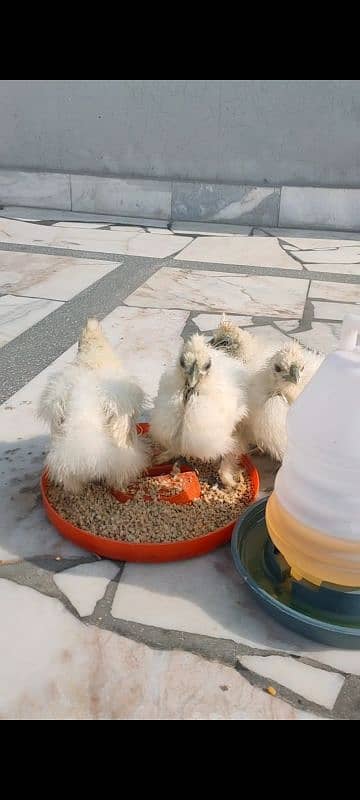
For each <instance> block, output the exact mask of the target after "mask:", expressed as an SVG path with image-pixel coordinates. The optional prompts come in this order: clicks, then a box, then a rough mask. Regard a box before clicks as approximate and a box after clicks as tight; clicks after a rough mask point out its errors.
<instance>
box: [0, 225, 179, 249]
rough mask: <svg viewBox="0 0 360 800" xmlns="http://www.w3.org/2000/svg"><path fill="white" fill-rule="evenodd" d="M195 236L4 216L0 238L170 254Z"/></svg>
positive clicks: (15, 242)
mask: <svg viewBox="0 0 360 800" xmlns="http://www.w3.org/2000/svg"><path fill="white" fill-rule="evenodd" d="M191 241H192V239H191V238H190V237H186V236H178V237H177V236H176V235H174V234H169V235H168V236H164V235H160V234H159V235H158V236H157V235H156V234H153V235H150V234H148V233H144V232H141V233H139V232H138V231H137V230H136V228H135V230H134V228H128V230H125V231H123V230H122V228H121V226H120V227H119V228H116V230H112V231H108V230H106V231H104V230H96V229H95V230H94V229H93V228H87V229H83V228H71V229H67V228H58V227H55V226H54V225H52V226H49V225H35V224H33V223H31V222H22V221H18V220H9V219H4V218H2V219H1V218H0V242H6V243H13V244H29V245H38V246H42V247H59V248H61V249H69V250H83V251H85V252H93V253H116V254H117V253H119V254H120V255H122V254H124V255H132V256H148V257H150V258H167V257H168V256H170V255H173V254H175V253H177V252H178V251H179V250H181V249H182V248H184V247H186V245H187V244H190V242H191Z"/></svg>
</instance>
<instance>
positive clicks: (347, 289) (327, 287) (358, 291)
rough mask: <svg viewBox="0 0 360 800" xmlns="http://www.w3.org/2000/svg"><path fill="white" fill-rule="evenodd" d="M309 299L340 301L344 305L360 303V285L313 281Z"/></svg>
mask: <svg viewBox="0 0 360 800" xmlns="http://www.w3.org/2000/svg"><path fill="white" fill-rule="evenodd" d="M309 297H310V298H316V299H317V300H338V301H340V302H343V303H360V284H358V283H334V282H333V281H331V282H328V283H327V282H326V281H311V284H310V290H309Z"/></svg>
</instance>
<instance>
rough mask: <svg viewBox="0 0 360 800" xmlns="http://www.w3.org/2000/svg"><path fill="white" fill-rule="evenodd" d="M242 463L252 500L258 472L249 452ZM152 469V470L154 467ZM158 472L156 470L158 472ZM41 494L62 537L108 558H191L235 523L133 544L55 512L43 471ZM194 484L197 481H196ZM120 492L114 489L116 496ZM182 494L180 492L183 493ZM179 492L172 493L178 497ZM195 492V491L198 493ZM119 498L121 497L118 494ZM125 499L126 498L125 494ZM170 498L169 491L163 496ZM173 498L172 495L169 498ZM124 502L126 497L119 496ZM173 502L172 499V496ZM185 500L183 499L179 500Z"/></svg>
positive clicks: (223, 538)
mask: <svg viewBox="0 0 360 800" xmlns="http://www.w3.org/2000/svg"><path fill="white" fill-rule="evenodd" d="M138 431H139V433H140V434H142V435H144V434H146V433H148V431H149V425H148V424H145V423H141V424H140V425H138ZM241 464H242V466H243V467H244V468H245V470H246V472H247V474H248V478H249V480H250V484H251V502H252V501H253V500H255V498H256V495H257V494H258V491H259V474H258V471H257V469H256V468H255V467H254V465H253V463H252V462H251V460H250V458H248V456H243V458H242V461H241ZM171 469H172V465H171V464H162V465H161V466H160V467H158V468H157V467H155V468H153V469H152V470H149V473H150V472H151V473H152V474H154V471H156V470H160V474H162V475H163V474H169V473H170V472H171ZM153 470H154V471H153ZM158 474H159V472H158ZM186 474H188V475H189V476H194V478H196V480H197V476H196V475H195V473H193V472H186V469H185V468H184V472H183V475H186ZM40 485H41V494H42V500H43V504H44V508H45V511H46V514H47V517H48V519H49V521H50V522H51V524H52V525H54V527H55V528H57V530H58V531H59V533H61V535H62V536H64V537H65V539H70V540H71V541H72V542H73V543H74V544H76V545H77V546H78V547H81V548H82V549H84V550H90V552H91V553H96V554H97V555H99V556H103V557H104V558H110V559H112V560H115V561H138V562H153V563H159V562H164V561H180V560H181V559H185V558H194V557H195V556H201V555H204V554H205V553H208V552H210V550H215V548H216V547H219V546H220V545H222V544H225V543H226V542H228V541H229V540H230V538H231V534H232V531H233V528H234V525H235V522H236V520H233V521H232V522H230V523H229V524H228V525H225V527H223V528H218V529H217V530H215V531H210V532H209V533H206V534H204V535H203V536H197V537H195V538H194V539H190V540H184V541H177V542H169V543H159V544H154V543H152V542H150V543H148V544H147V543H144V544H132V543H129V542H121V541H120V542H119V541H114V540H113V539H106V538H105V537H104V536H97V535H96V534H94V533H90V532H89V531H83V530H81V528H77V527H76V526H75V525H73V524H72V523H71V522H69V521H68V520H65V519H64V518H63V517H61V516H60V514H58V512H57V511H56V510H55V508H54V507H53V506H52V505H51V503H50V502H49V500H48V497H47V485H48V477H47V474H46V472H44V473H43V475H42V477H41V484H40ZM195 485H196V484H195ZM118 494H119V493H115V496H117V495H118ZM182 494H183V493H182ZM178 496H179V495H175V497H178ZM197 496H198V495H197ZM120 499H121V498H120ZM126 499H128V498H126ZM166 499H167V500H169V499H170V498H169V495H168V496H167V498H166ZM171 499H172V500H173V497H172V498H171ZM122 502H125V500H122ZM173 502H174V500H173ZM182 502H184V500H183V501H182ZM185 502H189V500H185Z"/></svg>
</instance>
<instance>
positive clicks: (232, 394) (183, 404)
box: [151, 334, 247, 487]
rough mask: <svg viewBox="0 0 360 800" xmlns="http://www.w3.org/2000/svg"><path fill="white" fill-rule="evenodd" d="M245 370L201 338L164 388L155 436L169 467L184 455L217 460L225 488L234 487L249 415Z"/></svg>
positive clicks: (184, 350)
mask: <svg viewBox="0 0 360 800" xmlns="http://www.w3.org/2000/svg"><path fill="white" fill-rule="evenodd" d="M246 383H247V378H246V372H245V370H244V368H243V366H242V365H241V364H239V363H237V362H235V361H233V360H232V359H230V358H228V357H227V356H226V355H224V354H223V353H221V352H217V351H216V350H212V348H211V347H210V346H209V345H208V344H207V343H206V340H205V338H204V337H203V336H200V335H199V334H195V335H194V336H192V337H191V338H190V339H189V340H188V341H187V342H185V344H184V345H183V347H182V350H181V353H180V357H179V359H178V361H177V363H176V365H175V367H173V368H171V369H169V370H167V371H166V372H165V373H164V374H163V376H162V378H161V380H160V385H159V390H158V394H157V397H156V399H155V406H154V410H153V414H152V419H151V433H152V436H153V438H154V439H155V441H157V442H158V443H159V444H160V445H161V446H162V447H163V448H164V450H165V452H163V453H161V454H160V455H159V456H158V457H157V459H156V460H157V462H158V463H163V462H166V461H169V460H171V459H174V458H178V457H180V456H182V457H184V458H195V459H201V460H202V461H216V460H218V459H221V463H220V469H219V475H220V478H221V480H222V482H223V484H224V485H225V486H229V487H231V486H234V485H235V483H236V481H235V477H234V476H235V474H236V471H237V469H238V467H237V462H238V459H239V456H240V455H241V453H242V452H244V450H243V449H242V447H241V438H240V437H241V431H240V423H241V422H242V420H244V418H245V416H246V413H247V397H246Z"/></svg>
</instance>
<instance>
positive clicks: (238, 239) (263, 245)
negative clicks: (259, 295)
mask: <svg viewBox="0 0 360 800" xmlns="http://www.w3.org/2000/svg"><path fill="white" fill-rule="evenodd" d="M176 258H177V259H182V260H183V261H184V260H185V261H202V262H210V263H211V264H236V265H239V266H241V267H267V268H271V267H276V268H277V269H279V268H280V269H281V268H283V269H293V270H300V269H301V264H299V263H298V262H297V261H295V260H294V259H293V258H291V256H290V255H289V254H288V253H285V251H284V250H282V248H281V247H280V245H279V243H278V242H277V241H276V239H272V238H270V237H267V238H262V237H255V236H248V237H246V236H227V237H224V236H209V237H206V236H199V237H198V238H197V239H195V241H194V242H192V244H190V245H189V246H188V247H187V248H186V249H185V250H184V251H183V252H182V253H181V254H180V255H178V256H176Z"/></svg>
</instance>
